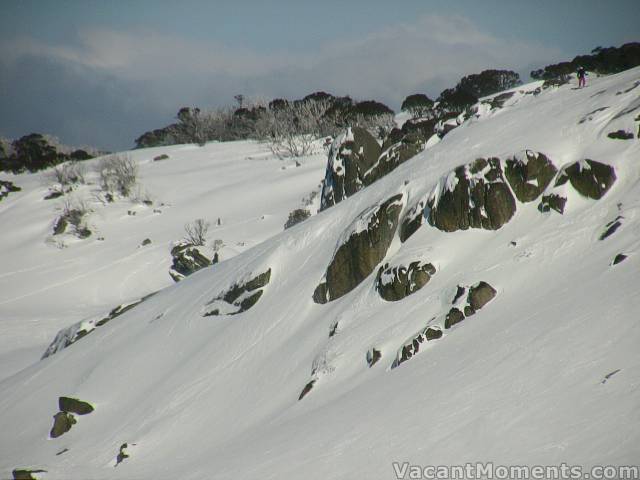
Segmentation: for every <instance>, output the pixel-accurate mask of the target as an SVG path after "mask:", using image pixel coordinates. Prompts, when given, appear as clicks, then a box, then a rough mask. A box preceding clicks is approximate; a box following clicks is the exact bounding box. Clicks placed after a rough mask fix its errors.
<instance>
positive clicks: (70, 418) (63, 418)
mask: <svg viewBox="0 0 640 480" xmlns="http://www.w3.org/2000/svg"><path fill="white" fill-rule="evenodd" d="M58 407H59V409H60V411H59V412H58V413H56V414H55V415H54V416H53V427H51V431H50V432H49V436H50V437H51V438H58V437H59V436H61V435H63V434H65V433H67V432H68V431H69V430H71V427H72V426H73V425H75V424H76V423H77V420H76V417H75V416H74V414H75V415H88V414H90V413H91V412H93V410H94V408H93V405H91V404H90V403H88V402H84V401H82V400H78V399H77V398H70V397H59V398H58Z"/></svg>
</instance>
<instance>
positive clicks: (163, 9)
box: [0, 0, 640, 150]
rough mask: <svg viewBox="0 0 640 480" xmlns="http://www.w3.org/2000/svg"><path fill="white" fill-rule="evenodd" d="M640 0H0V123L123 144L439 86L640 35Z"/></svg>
mask: <svg viewBox="0 0 640 480" xmlns="http://www.w3.org/2000/svg"><path fill="white" fill-rule="evenodd" d="M639 19H640V0H619V1H616V0H609V1H601V0H575V1H572V0H562V1H559V0H549V1H547V0H529V1H527V2H524V1H509V0H505V1H490V0H483V1H478V0H468V1H463V0H456V1H453V0H443V1H437V0H383V1H378V0H351V1H349V0H339V1H338V0H337V1H334V0H322V1H307V0H270V1H266V0H253V1H252V0H233V1H223V0H219V1H187V0H182V1H179V0H173V1H161V0H121V1H115V0H111V1H110V0H99V1H98V0H78V1H70V0H55V1H54V0H49V1H47V0H37V1H31V0H21V1H17V0H0V135H2V136H5V137H11V138H15V137H19V136H22V135H24V134H27V133H30V132H34V131H36V132H43V133H51V134H53V135H56V136H58V137H59V138H60V139H61V140H62V141H63V142H64V143H67V144H71V145H92V146H97V147H99V148H103V149H109V150H117V149H126V148H130V147H132V146H133V140H134V139H135V138H136V137H137V136H139V135H140V134H142V133H143V132H145V131H147V130H151V129H154V128H159V127H162V126H164V125H167V124H168V123H171V122H172V121H173V118H174V117H175V114H176V112H177V111H178V109H179V108H180V107H182V106H194V105H197V106H199V107H201V108H207V107H215V106H222V105H230V104H232V103H233V102H234V101H233V96H234V95H236V94H238V93H242V94H244V95H245V96H246V97H252V96H255V97H261V98H267V99H270V98H275V97H288V98H298V97H301V96H304V95H306V94H308V93H311V92H313V91H317V90H324V91H327V92H330V93H334V94H339V95H345V94H348V95H351V96H352V97H354V98H356V99H360V100H365V99H376V100H379V101H382V102H384V103H386V104H387V105H389V106H390V107H391V108H393V109H395V110H397V109H398V108H399V106H400V103H401V102H402V99H403V98H404V97H406V96H407V95H409V94H411V93H416V92H423V93H427V94H428V95H430V96H431V97H435V96H437V95H438V93H439V92H440V91H442V90H443V89H444V88H446V87H449V86H453V85H454V84H455V83H456V82H457V80H459V79H460V77H462V76H463V75H466V74H469V73H477V72H479V71H481V70H483V69H485V68H508V69H513V70H516V71H517V72H519V73H521V75H522V74H526V73H527V72H529V71H530V70H532V69H533V68H536V67H540V66H544V65H546V64H549V63H553V62H556V61H560V60H570V59H571V58H573V57H574V56H575V55H578V54H582V53H589V52H590V51H591V50H592V49H593V48H594V47H596V46H619V45H621V44H623V43H626V42H630V41H640V20H639Z"/></svg>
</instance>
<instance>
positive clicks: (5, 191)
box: [0, 180, 22, 201]
mask: <svg viewBox="0 0 640 480" xmlns="http://www.w3.org/2000/svg"><path fill="white" fill-rule="evenodd" d="M20 190H22V189H21V188H20V187H17V186H15V185H14V184H13V182H10V181H8V180H0V201H2V199H3V198H4V197H8V196H9V194H10V193H13V192H19V191H20Z"/></svg>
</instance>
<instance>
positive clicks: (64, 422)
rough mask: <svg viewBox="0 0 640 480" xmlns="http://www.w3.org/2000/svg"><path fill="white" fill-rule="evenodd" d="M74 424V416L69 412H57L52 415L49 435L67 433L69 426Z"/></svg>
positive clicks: (52, 436)
mask: <svg viewBox="0 0 640 480" xmlns="http://www.w3.org/2000/svg"><path fill="white" fill-rule="evenodd" d="M75 424H76V418H75V417H74V416H73V414H71V413H67V412H58V413H56V414H55V415H54V416H53V427H51V432H49V436H50V437H51V438H58V437H59V436H60V435H63V434H65V433H67V432H68V431H69V430H71V427H72V426H73V425H75Z"/></svg>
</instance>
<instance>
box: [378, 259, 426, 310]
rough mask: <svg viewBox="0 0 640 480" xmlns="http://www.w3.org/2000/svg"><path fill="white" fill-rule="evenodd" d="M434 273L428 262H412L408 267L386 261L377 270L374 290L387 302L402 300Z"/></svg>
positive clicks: (422, 285)
mask: <svg viewBox="0 0 640 480" xmlns="http://www.w3.org/2000/svg"><path fill="white" fill-rule="evenodd" d="M435 273H436V269H435V267H434V266H433V265H432V264H430V263H421V262H412V263H410V264H409V266H408V267H405V266H404V265H397V266H393V267H390V266H389V264H388V263H387V264H385V265H384V266H383V267H380V269H379V270H378V277H377V278H376V290H377V291H378V293H379V294H380V296H381V297H382V298H383V299H385V300H386V301H388V302H395V301H398V300H402V299H403V298H404V297H406V296H408V295H411V294H412V293H415V292H417V291H418V290H420V289H421V288H422V287H424V286H425V285H426V284H427V283H428V282H429V280H431V275H433V274H435Z"/></svg>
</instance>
